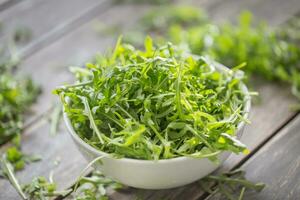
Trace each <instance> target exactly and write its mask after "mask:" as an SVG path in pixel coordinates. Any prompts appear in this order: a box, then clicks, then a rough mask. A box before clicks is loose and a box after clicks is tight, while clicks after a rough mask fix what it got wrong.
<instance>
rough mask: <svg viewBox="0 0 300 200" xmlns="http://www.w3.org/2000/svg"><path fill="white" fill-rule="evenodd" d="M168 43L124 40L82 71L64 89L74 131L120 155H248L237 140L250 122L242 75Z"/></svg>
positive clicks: (62, 94)
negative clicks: (142, 44) (241, 127)
mask: <svg viewBox="0 0 300 200" xmlns="http://www.w3.org/2000/svg"><path fill="white" fill-rule="evenodd" d="M217 66H218V64H216V63H215V62H213V61H212V60H210V59H209V58H205V57H194V56H192V55H190V54H187V53H186V52H185V51H182V50H180V49H179V48H177V47H176V46H174V45H172V44H171V43H167V44H166V45H161V46H158V47H155V45H154V44H153V42H152V39H151V38H150V37H147V38H146V40H145V51H141V50H137V49H135V48H134V47H133V46H131V45H130V44H122V42H121V39H119V40H118V43H117V45H116V47H115V50H114V51H113V52H112V53H110V54H108V55H103V56H98V57H97V58H96V59H95V63H94V64H92V63H88V64H86V67H85V68H77V69H76V68H72V71H73V72H74V73H75V76H76V78H77V82H76V83H75V84H73V85H66V86H62V87H59V88H58V89H56V90H55V91H54V92H55V93H56V94H58V95H59V96H60V97H61V101H62V103H63V106H64V111H65V112H66V113H67V115H68V117H69V119H70V121H71V123H72V125H73V127H74V129H75V132H76V133H77V134H78V135H79V136H80V137H81V138H82V139H83V140H84V141H85V142H87V143H88V144H90V145H91V146H93V147H95V148H97V149H99V150H101V151H104V152H107V153H111V154H113V155H115V156H117V157H127V158H135V159H145V160H153V159H154V160H158V159H168V158H175V157H179V156H191V157H197V158H201V157H209V158H210V159H212V160H215V159H216V156H217V155H218V153H220V152H221V151H224V150H228V151H232V152H235V153H239V152H242V151H244V152H246V151H247V149H246V146H245V145H244V144H242V143H241V142H239V141H238V139H237V138H236V135H235V134H236V131H237V127H238V125H239V124H240V123H241V122H243V121H246V122H247V119H245V117H244V115H245V114H246V113H245V111H244V108H245V102H246V101H247V100H248V98H249V97H248V96H247V95H245V94H244V91H242V89H241V84H242V80H243V73H242V72H241V71H239V70H238V69H239V68H240V67H242V66H243V64H242V65H240V66H237V67H236V68H235V69H233V70H228V69H227V70H220V69H219V68H218V67H217Z"/></svg>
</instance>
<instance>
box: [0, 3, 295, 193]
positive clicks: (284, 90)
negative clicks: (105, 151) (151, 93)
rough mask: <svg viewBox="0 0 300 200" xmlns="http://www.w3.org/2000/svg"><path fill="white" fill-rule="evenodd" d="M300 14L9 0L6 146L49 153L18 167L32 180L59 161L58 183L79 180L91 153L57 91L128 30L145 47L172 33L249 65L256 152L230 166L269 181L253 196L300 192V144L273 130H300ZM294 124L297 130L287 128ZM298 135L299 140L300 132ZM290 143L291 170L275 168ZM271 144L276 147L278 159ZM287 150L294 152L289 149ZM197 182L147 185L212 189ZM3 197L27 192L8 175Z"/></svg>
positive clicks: (247, 6) (275, 6) (0, 105)
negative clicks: (80, 145) (75, 138)
mask: <svg viewBox="0 0 300 200" xmlns="http://www.w3.org/2000/svg"><path fill="white" fill-rule="evenodd" d="M299 14H300V1H299V0H251V1H249V0H182V1H180V0H176V1H175V0H152V1H151V0H149V1H147V0H124V1H122V0H51V1H49V0H47V1H46V0H0V40H1V52H0V109H1V112H0V120H1V123H0V144H1V145H2V146H1V151H2V153H5V151H6V150H7V148H8V147H11V146H14V145H15V143H18V142H16V140H18V141H19V144H17V145H16V146H17V147H16V151H20V152H19V153H20V155H23V152H25V153H26V154H35V153H37V154H39V155H40V156H41V157H42V158H43V159H42V160H41V161H40V162H37V163H35V164H33V165H30V166H29V167H24V166H23V165H25V163H23V165H22V166H19V168H20V169H22V170H21V171H20V172H18V177H19V178H20V180H21V181H23V182H26V181H29V180H30V179H32V177H34V176H37V175H43V176H48V174H49V172H50V171H51V170H53V169H54V171H55V174H58V175H56V176H55V180H57V182H58V186H59V188H68V187H70V186H72V185H73V184H74V177H76V176H74V174H76V175H78V174H79V173H80V171H81V170H82V168H84V166H85V165H86V161H85V160H84V159H83V158H82V156H81V155H80V154H79V153H78V150H77V149H76V148H75V146H74V144H73V143H72V142H71V139H70V138H69V136H68V134H67V133H66V130H65V127H64V125H61V120H60V116H61V110H60V106H59V105H57V103H56V102H57V99H56V98H57V97H55V95H53V94H52V90H53V89H54V88H55V87H57V86H59V85H62V84H66V83H70V82H72V80H73V76H72V74H71V73H70V71H69V67H70V66H84V64H85V63H86V62H90V61H92V60H93V59H94V57H95V55H96V54H101V53H105V52H107V51H109V50H111V49H112V48H113V47H114V45H115V43H116V40H117V38H118V37H119V36H120V35H122V36H123V41H124V42H128V43H130V44H132V45H133V46H135V47H136V48H143V41H144V38H145V37H146V36H147V35H150V36H151V37H152V38H153V40H154V41H155V43H157V44H160V43H164V42H167V41H169V42H172V43H174V44H177V45H178V46H180V47H181V48H183V49H185V50H186V51H189V52H191V53H193V54H197V55H208V56H210V57H212V58H214V59H215V60H217V61H218V62H220V63H223V64H224V65H226V66H228V67H235V66H238V65H240V64H243V63H245V64H246V65H245V66H244V67H243V69H242V70H244V71H245V73H246V76H247V79H246V80H245V81H246V82H247V84H248V86H249V87H250V88H251V89H252V90H253V91H257V92H258V93H259V96H257V97H255V98H254V99H253V102H254V107H253V109H252V112H251V114H250V120H251V122H252V124H251V126H248V127H247V128H246V132H245V134H244V136H243V138H242V141H243V142H244V143H245V144H247V145H248V146H249V149H250V150H251V152H252V153H250V155H240V156H232V157H231V158H230V159H229V160H228V161H227V162H226V164H225V165H224V166H223V170H230V169H234V168H237V167H241V166H242V167H243V168H244V169H245V170H246V171H247V172H248V171H249V175H248V177H249V178H250V179H251V180H254V181H264V182H266V183H268V184H269V185H270V187H269V188H267V189H266V190H264V191H263V192H262V193H261V194H259V195H260V196H255V197H254V196H249V197H247V198H248V199H258V198H260V199H275V197H274V196H273V194H274V193H275V194H277V196H276V198H277V199H297V198H299V196H300V190H299V181H298V180H300V177H299V174H297V173H296V171H297V170H299V159H300V158H299V155H300V154H299V148H298V147H297V148H296V149H291V147H293V145H291V146H290V147H289V146H288V145H285V144H283V143H280V144H277V143H276V145H275V146H274V145H272V143H273V140H272V138H273V136H274V137H275V139H274V143H275V141H277V139H276V138H278V137H279V138H281V137H283V138H286V136H285V135H287V134H292V133H298V132H299V131H298V130H299V126H298V125H299V124H300V122H299V116H298V109H299V98H300V92H299V91H300V50H299V45H300V20H299ZM298 122H299V123H298ZM286 126H287V127H288V128H287V129H288V130H291V131H283V132H281V131H282V129H283V130H285V127H286ZM21 135H22V142H20V141H21V139H20V137H21ZM292 135H293V136H294V134H292ZM290 137H292V136H290ZM16 138H17V139H16ZM269 141H271V142H270V143H268V142H269ZM293 141H294V142H297V143H296V144H298V143H299V142H300V138H299V137H297V138H294V139H293ZM288 143H289V141H286V144H288ZM265 144H267V146H266V147H265V146H264V145H265ZM281 144H282V145H283V147H282V151H280V152H277V154H276V155H277V156H278V155H279V158H280V159H287V160H285V163H289V162H290V161H291V163H290V165H288V166H287V169H284V167H281V166H279V167H278V169H273V170H272V169H271V170H269V169H270V168H271V167H272V165H273V163H274V159H275V157H274V158H273V157H272V155H273V153H275V151H276V149H277V148H276V147H277V146H278V145H281ZM261 149H262V150H261ZM261 151H262V152H261ZM256 152H258V154H256ZM263 152H267V154H268V155H271V158H270V160H269V161H268V160H266V154H263ZM284 152H285V153H284ZM287 152H288V153H289V155H290V157H285V154H287ZM25 153H24V155H25ZM281 153H282V154H281ZM14 155H15V154H14ZM256 155H257V156H256ZM19 157H20V156H19ZM251 157H252V158H251ZM250 158H251V159H250ZM292 158H293V159H292ZM248 159H250V161H249V160H248ZM272 159H273V160H272ZM12 160H13V162H15V164H16V163H18V162H19V160H18V158H16V159H15V160H14V159H12ZM28 162H29V161H28ZM261 162H264V164H263V165H262V166H261V167H260V168H256V166H257V165H258V163H261ZM58 163H60V164H58ZM297 163H298V164H297ZM20 165H21V164H20ZM289 169H290V170H292V171H288V170H289ZM296 169H297V170H296ZM284 177H285V178H284ZM287 177H288V178H287ZM281 178H282V179H281ZM286 180H287V181H286ZM285 182H286V183H285ZM278 184H282V186H280V188H278V187H277V186H276V185H278ZM293 184H294V185H293ZM197 188H198V186H197V185H195V184H192V185H189V186H186V187H182V188H180V189H179V190H165V191H155V192H154V191H143V192H144V196H145V197H146V198H148V199H201V198H202V195H203V190H198V189H197ZM137 193H140V190H136V189H129V190H128V191H126V192H114V191H111V196H110V198H111V199H134V198H135V197H136V194H137ZM287 194H289V195H290V196H287ZM272 197H274V198H272ZM0 199H19V196H18V195H17V193H16V192H15V191H14V190H13V188H12V187H11V186H10V185H9V183H8V182H6V181H4V180H3V179H0Z"/></svg>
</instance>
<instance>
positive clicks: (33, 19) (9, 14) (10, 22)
mask: <svg viewBox="0 0 300 200" xmlns="http://www.w3.org/2000/svg"><path fill="white" fill-rule="evenodd" d="M107 6H108V1H107V0H89V1H85V0H51V1H46V0H28V1H23V2H21V3H18V4H17V5H15V6H13V7H11V8H9V9H7V10H5V11H3V12H2V13H0V20H1V21H2V24H3V26H4V30H3V32H2V33H1V40H0V41H1V42H7V41H9V38H10V37H11V35H12V34H13V33H14V31H15V30H16V29H18V28H21V27H23V28H24V27H25V28H26V29H29V30H30V31H31V38H30V40H29V41H27V42H26V43H24V44H21V45H20V46H18V47H19V48H18V49H19V52H20V53H21V55H22V56H25V57H26V56H29V55H30V54H32V53H33V52H35V51H37V50H38V49H40V48H42V47H44V46H46V45H47V43H49V42H51V41H54V40H55V39H57V38H58V37H60V36H62V35H63V34H65V33H66V32H68V31H70V30H72V29H75V28H77V27H78V26H80V25H81V24H83V23H85V22H86V21H89V20H90V19H91V18H93V17H94V16H95V15H97V14H98V12H101V11H103V10H102V9H106V8H107Z"/></svg>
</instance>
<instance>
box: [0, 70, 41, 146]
mask: <svg viewBox="0 0 300 200" xmlns="http://www.w3.org/2000/svg"><path fill="white" fill-rule="evenodd" d="M38 93H39V88H38V87H37V86H35V85H34V84H33V82H32V81H31V79H30V78H15V75H13V73H12V72H11V71H10V70H7V69H5V68H4V67H1V66H0V106H1V110H0V144H3V143H5V142H6V141H8V140H10V139H11V138H13V137H14V136H16V135H17V134H20V132H21V130H22V128H23V121H24V118H23V117H24V113H25V111H26V110H27V109H28V106H29V105H31V104H32V103H33V102H34V100H35V99H36V97H37V95H38Z"/></svg>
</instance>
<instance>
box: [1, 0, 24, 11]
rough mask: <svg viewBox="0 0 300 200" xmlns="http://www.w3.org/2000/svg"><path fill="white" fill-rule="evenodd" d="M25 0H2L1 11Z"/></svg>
mask: <svg viewBox="0 0 300 200" xmlns="http://www.w3.org/2000/svg"><path fill="white" fill-rule="evenodd" d="M21 1H24V0H0V12H1V11H3V10H5V9H8V8H9V7H11V6H13V5H15V4H17V3H20V2H21Z"/></svg>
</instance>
